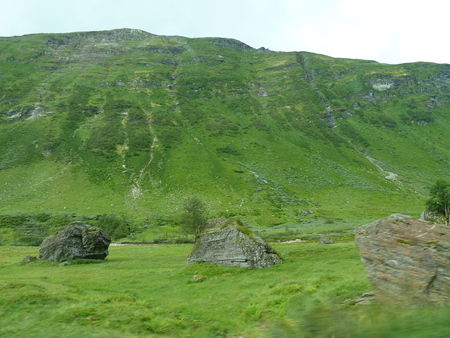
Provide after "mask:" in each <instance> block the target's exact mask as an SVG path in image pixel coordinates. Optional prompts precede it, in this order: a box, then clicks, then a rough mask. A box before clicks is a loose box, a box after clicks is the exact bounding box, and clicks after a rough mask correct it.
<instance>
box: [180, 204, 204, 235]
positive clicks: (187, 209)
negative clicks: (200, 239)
mask: <svg viewBox="0 0 450 338" xmlns="http://www.w3.org/2000/svg"><path fill="white" fill-rule="evenodd" d="M204 213H205V204H204V203H203V201H202V200H201V199H200V198H199V197H197V196H192V197H189V198H187V199H186V200H185V201H184V204H183V213H182V214H181V228H182V230H183V231H184V232H185V233H187V234H192V235H195V236H197V235H199V234H200V233H201V232H202V230H203V227H204V223H205V216H204Z"/></svg>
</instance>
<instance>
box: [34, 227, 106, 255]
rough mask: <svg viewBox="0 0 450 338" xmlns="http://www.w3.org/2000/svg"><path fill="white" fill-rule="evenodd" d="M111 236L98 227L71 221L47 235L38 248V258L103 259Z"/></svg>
mask: <svg viewBox="0 0 450 338" xmlns="http://www.w3.org/2000/svg"><path fill="white" fill-rule="evenodd" d="M110 243H111V238H110V237H109V236H108V234H107V233H106V232H104V231H103V230H102V229H100V228H96V227H93V226H90V225H88V224H86V223H83V222H72V223H70V224H69V225H68V226H67V227H66V228H65V229H64V230H62V231H59V232H57V233H55V234H53V235H50V236H48V237H47V238H45V239H44V241H43V242H42V245H41V248H40V249H39V259H45V260H60V259H62V258H71V259H76V258H86V259H105V257H106V256H108V247H109V244H110Z"/></svg>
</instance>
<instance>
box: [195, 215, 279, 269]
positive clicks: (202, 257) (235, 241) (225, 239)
mask: <svg viewBox="0 0 450 338" xmlns="http://www.w3.org/2000/svg"><path fill="white" fill-rule="evenodd" d="M218 223H219V224H218V225H217V226H215V227H212V228H209V229H207V230H206V231H205V232H204V233H203V234H201V236H200V238H199V239H198V240H197V242H196V244H195V246H194V249H193V250H192V252H191V253H190V255H189V256H188V264H192V263H194V262H197V261H200V262H205V263H216V264H218V265H224V266H237V267H242V268H268V267H271V266H272V265H275V264H280V263H282V262H283V261H282V260H281V258H280V257H279V256H278V255H277V254H276V253H275V252H274V251H273V249H272V248H271V247H270V246H269V245H268V244H266V243H265V242H264V241H263V240H262V239H261V238H259V237H258V236H256V235H255V234H251V233H249V232H248V230H247V229H245V228H244V227H242V226H240V225H239V224H238V223H237V222H236V221H231V222H230V221H228V222H218Z"/></svg>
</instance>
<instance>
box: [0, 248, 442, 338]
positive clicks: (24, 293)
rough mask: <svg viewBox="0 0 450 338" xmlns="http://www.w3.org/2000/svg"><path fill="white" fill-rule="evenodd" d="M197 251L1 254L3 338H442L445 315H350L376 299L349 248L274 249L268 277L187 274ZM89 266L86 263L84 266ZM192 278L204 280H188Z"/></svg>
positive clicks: (230, 272) (238, 272)
mask: <svg viewBox="0 0 450 338" xmlns="http://www.w3.org/2000/svg"><path fill="white" fill-rule="evenodd" d="M191 247H192V246H191V245H152V246H117V247H111V248H110V255H109V256H108V257H107V259H106V260H105V261H101V262H99V263H97V264H80V263H81V262H76V261H71V262H69V264H68V265H64V266H60V265H59V263H58V262H36V263H28V264H24V263H21V260H22V258H23V257H24V256H25V255H36V254H37V250H38V249H37V248H36V247H5V246H3V247H0V276H1V277H0V336H5V337H8V336H11V337H61V336H64V337H79V336H81V335H84V336H89V337H157V336H167V337H187V336H195V337H215V336H219V337H443V336H445V335H448V334H450V327H449V326H448V324H447V318H448V315H449V314H450V310H449V309H447V308H443V309H433V308H420V307H417V308H409V309H407V308H395V307H394V308H391V307H386V306H382V305H370V306H359V307H356V306H352V305H349V304H348V303H345V302H344V301H345V300H346V299H348V298H354V297H356V296H358V295H360V294H361V293H363V292H365V291H368V290H370V285H369V283H368V280H367V278H366V275H365V272H364V268H363V266H362V264H361V263H360V261H359V256H358V253H357V250H356V248H355V246H354V244H353V243H352V242H348V243H339V244H334V245H320V244H317V243H311V242H302V243H292V244H276V245H274V247H275V249H276V250H278V251H279V252H280V253H281V254H282V255H283V256H284V257H285V258H286V260H285V262H284V263H283V264H281V265H277V266H274V267H272V268H270V269H257V270H247V269H239V268H231V267H221V266H217V265H208V264H194V265H190V266H187V265H186V257H187V254H188V253H189V251H190V249H191ZM86 263H90V262H86ZM194 275H203V276H205V277H206V279H204V280H203V281H192V277H193V276H194Z"/></svg>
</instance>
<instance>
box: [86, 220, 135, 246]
mask: <svg viewBox="0 0 450 338" xmlns="http://www.w3.org/2000/svg"><path fill="white" fill-rule="evenodd" d="M89 224H90V225H93V226H96V227H99V228H100V229H102V230H104V231H105V232H106V233H107V234H108V235H109V236H110V237H111V238H112V239H114V240H117V239H120V238H123V237H126V236H128V235H129V234H130V222H129V221H128V219H126V218H125V217H120V216H116V215H102V216H100V217H99V218H98V220H97V221H92V222H90V223H89Z"/></svg>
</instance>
